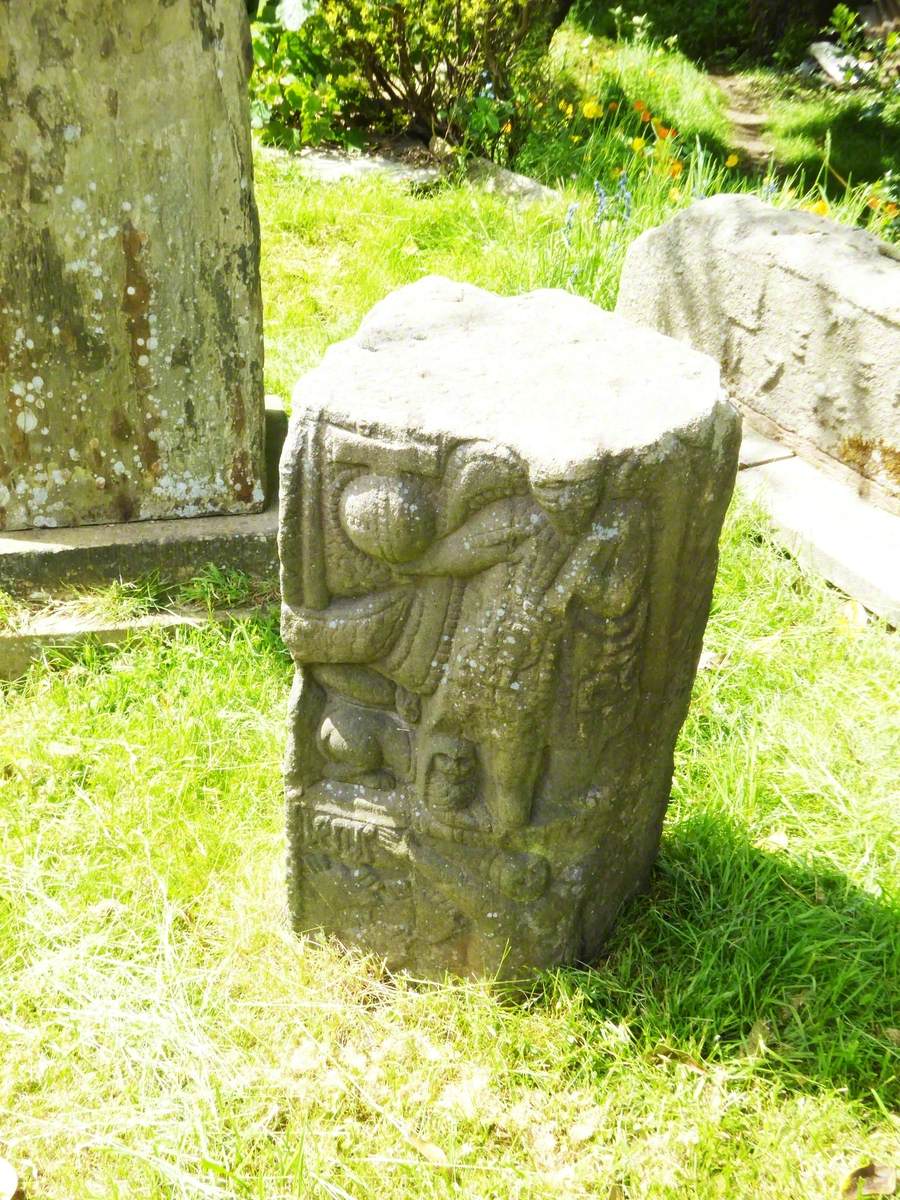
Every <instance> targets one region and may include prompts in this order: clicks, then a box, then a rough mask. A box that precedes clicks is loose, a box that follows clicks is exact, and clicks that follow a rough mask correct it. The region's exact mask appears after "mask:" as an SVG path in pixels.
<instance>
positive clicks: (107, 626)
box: [0, 606, 277, 682]
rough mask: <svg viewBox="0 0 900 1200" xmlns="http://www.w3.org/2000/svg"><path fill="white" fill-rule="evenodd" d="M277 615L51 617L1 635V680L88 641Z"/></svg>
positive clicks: (242, 611)
mask: <svg viewBox="0 0 900 1200" xmlns="http://www.w3.org/2000/svg"><path fill="white" fill-rule="evenodd" d="M275 612H277V609H276V608H274V607H273V606H269V608H268V609H266V608H263V609H259V608H233V609H221V610H213V611H212V612H202V613H198V612H197V611H196V610H188V609H173V610H171V611H167V612H161V613H151V614H149V615H147V616H145V617H135V618H134V619H132V620H130V621H110V620H108V619H106V620H103V619H99V618H96V617H95V618H88V619H86V618H84V617H77V616H65V617H47V618H44V619H43V620H40V621H36V622H35V623H34V624H32V625H30V626H29V627H28V628H27V629H26V630H24V631H22V632H16V633H0V680H4V681H6V682H10V681H11V680H14V679H19V678H21V676H22V675H24V674H25V672H26V671H27V670H28V668H29V667H30V666H31V664H32V663H34V662H38V661H39V660H40V659H41V658H43V656H44V655H45V654H46V653H47V652H48V651H50V650H71V649H73V648H74V647H78V646H80V645H82V644H83V643H84V642H87V641H91V642H96V643H98V644H100V645H103V646H115V645H120V644H121V643H122V642H125V641H127V640H128V639H129V638H130V637H133V636H135V635H136V634H139V633H146V632H148V631H149V630H154V631H159V632H162V633H174V632H175V631H176V630H178V629H201V628H203V626H204V625H207V624H209V623H210V622H214V623H216V624H219V625H226V624H231V623H233V622H234V621H242V620H246V619H248V618H250V617H259V616H260V615H266V614H268V615H274V613H275Z"/></svg>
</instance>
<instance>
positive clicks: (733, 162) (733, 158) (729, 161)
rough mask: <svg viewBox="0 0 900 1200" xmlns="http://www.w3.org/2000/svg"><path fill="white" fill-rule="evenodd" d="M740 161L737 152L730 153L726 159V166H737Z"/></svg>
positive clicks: (729, 167)
mask: <svg viewBox="0 0 900 1200" xmlns="http://www.w3.org/2000/svg"><path fill="white" fill-rule="evenodd" d="M740 161H741V160H740V159H739V158H738V156H737V155H736V154H729V155H728V157H727V158H726V159H725V166H726V167H728V169H729V170H730V169H731V168H732V167H736V166H737V165H738V163H739V162H740Z"/></svg>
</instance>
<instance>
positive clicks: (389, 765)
mask: <svg viewBox="0 0 900 1200" xmlns="http://www.w3.org/2000/svg"><path fill="white" fill-rule="evenodd" d="M739 424H740V422H739V418H738V416H737V414H736V413H735V411H734V410H733V409H732V408H731V406H730V405H729V404H728V403H727V402H726V401H725V400H724V399H723V397H722V393H721V388H720V383H719V373H718V369H717V368H716V365H715V364H714V363H713V362H712V361H711V360H710V359H708V358H707V357H705V356H704V355H701V354H697V353H696V352H694V351H691V350H689V349H687V348H685V347H683V346H680V345H679V344H677V343H675V342H673V341H671V340H669V339H667V338H663V337H661V336H659V335H657V334H653V333H649V332H646V331H644V330H641V329H639V328H637V327H636V326H634V325H632V324H631V323H630V322H627V321H624V320H622V319H621V318H618V317H616V316H614V315H612V314H610V313H605V312H602V311H601V310H599V309H597V308H595V307H594V306H593V305H591V304H589V303H588V302H587V301H585V300H581V299H578V298H576V297H573V296H571V295H568V294H566V293H563V292H551V291H545V292H536V293H532V294H530V295H526V296H520V297H517V298H513V299H501V298H499V297H497V296H494V295H492V294H490V293H488V292H484V291H481V290H479V289H476V288H473V287H469V286H465V285H460V284H455V283H451V282H450V281H448V280H445V279H440V278H430V279H425V280H422V281H420V282H419V283H416V284H413V285H411V286H409V287H407V288H403V289H401V290H400V291H398V292H396V293H394V294H393V295H391V296H389V297H388V298H387V299H386V300H384V301H383V302H382V303H381V304H379V305H377V306H376V307H375V308H374V309H373V310H372V312H371V313H370V314H369V316H368V317H367V318H366V320H365V321H364V322H363V324H362V326H361V327H360V329H359V331H358V333H357V334H356V335H355V336H354V337H353V338H351V339H350V340H349V341H346V342H343V343H341V344H339V345H337V346H335V347H333V348H332V349H331V350H329V351H328V353H327V354H326V356H325V358H324V360H323V362H322V364H321V365H320V366H319V367H318V368H317V369H316V370H313V371H311V372H310V373H309V374H308V375H306V376H304V378H303V379H302V380H301V381H300V383H299V384H298V385H297V388H296V389H295V392H294V401H293V416H292V423H291V428H290V430H289V433H288V441H287V443H286V445H285V451H284V454H283V457H282V468H281V470H282V478H281V489H282V492H281V495H282V499H281V513H280V529H279V550H280V556H281V570H282V589H283V601H284V603H283V619H282V629H283V634H284V637H285V641H286V643H287V645H288V647H289V648H290V650H291V653H292V655H293V657H294V660H295V663H296V668H297V670H296V676H295V683H294V688H293V692H292V697H291V704H290V734H289V748H288V754H287V759H286V793H287V814H288V829H289V838H290V851H289V888H290V899H291V906H292V911H293V920H294V923H295V926H296V928H297V929H298V930H311V929H319V928H322V929H325V930H326V931H328V932H330V933H333V934H336V935H337V936H338V937H339V938H340V939H342V940H343V941H344V942H345V943H349V944H354V945H359V946H363V947H366V948H369V949H372V950H374V951H375V952H377V953H378V954H380V955H383V956H384V957H385V958H386V960H387V962H388V964H389V965H390V966H391V967H393V968H406V969H410V970H412V971H415V972H417V973H419V974H422V975H431V976H439V975H441V974H442V973H443V972H444V971H451V972H454V973H459V974H469V973H480V972H487V973H490V974H499V975H503V976H519V975H521V974H522V973H523V972H527V971H528V970H530V969H533V968H538V967H546V966H549V965H552V964H555V963H562V962H572V961H577V960H590V959H591V958H592V957H593V956H595V955H596V953H597V951H598V950H599V949H600V947H601V945H602V943H603V940H604V938H605V937H606V935H607V933H608V931H609V929H610V927H611V925H612V923H613V921H614V920H615V917H616V914H617V913H618V911H619V909H620V907H621V906H622V904H623V903H624V902H625V901H626V900H627V899H628V898H629V896H631V895H632V894H633V893H634V892H635V891H637V890H638V889H640V888H641V887H643V886H644V885H645V884H646V881H647V877H648V873H649V871H650V868H651V865H652V863H653V861H654V859H655V856H656V854H657V850H658V845H659V838H660V830H661V824H662V819H663V815H664V813H665V809H666V804H667V801H668V796H669V788H670V783H671V775H672V755H673V747H674V743H675V738H676V735H677V733H678V730H679V727H680V726H681V723H682V721H683V719H684V716H685V713H686V710H687V705H688V699H689V695H690V689H691V684H692V681H693V676H694V672H695V669H696V664H697V660H698V657H699V653H700V647H701V641H702V636H703V630H704V627H705V624H706V620H707V615H708V610H709V602H710V596H711V591H712V586H713V580H714V576H715V571H716V561H717V539H718V534H719V530H720V526H721V521H722V518H723V515H724V512H725V508H726V505H727V502H728V498H729V496H730V494H731V490H732V487H733V482H734V476H735V471H736V466H737V452H738V442H739Z"/></svg>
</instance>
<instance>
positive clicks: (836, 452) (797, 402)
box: [616, 195, 900, 512]
mask: <svg viewBox="0 0 900 1200" xmlns="http://www.w3.org/2000/svg"><path fill="white" fill-rule="evenodd" d="M616 311H617V312H618V313H620V314H621V315H622V316H625V317H628V318H629V319H630V320H632V321H637V322H638V324H640V325H646V326H648V327H649V328H651V329H656V330H658V331H659V332H660V333H665V334H668V335H669V336H670V337H674V338H678V339H679V340H680V341H684V342H686V343H687V344H688V345H690V346H693V347H694V348H695V349H696V350H702V351H703V352H704V353H705V354H711V355H712V356H713V358H715V359H716V360H717V361H718V362H719V363H720V365H721V368H722V379H723V382H724V384H725V387H726V389H727V391H728V395H729V397H730V398H731V399H732V400H733V401H734V402H735V403H736V404H737V405H739V407H740V408H741V409H743V410H744V412H746V414H747V419H748V421H750V422H751V423H752V424H753V425H755V426H756V427H757V428H758V429H759V430H760V432H762V433H765V434H767V435H768V436H770V437H775V438H778V439H779V440H781V441H783V442H786V443H787V444H788V445H789V446H792V447H793V448H794V449H796V450H797V451H798V452H799V453H800V454H802V455H804V456H805V457H807V458H810V459H812V460H813V461H815V462H817V463H818V464H819V465H820V466H823V467H825V468H827V469H830V470H831V471H832V473H833V474H836V475H839V476H843V477H844V478H845V479H846V481H847V482H849V483H851V484H852V485H853V486H854V487H855V488H856V489H857V490H858V491H860V492H861V493H862V494H864V495H866V496H868V497H869V498H870V499H872V500H874V501H876V502H877V503H879V504H881V505H882V506H883V507H885V508H887V509H889V510H891V511H894V512H900V263H898V262H897V251H896V248H894V247H891V246H888V245H887V244H886V243H884V242H879V241H877V240H876V239H875V238H873V237H872V236H871V235H870V234H867V233H864V232H863V231H862V230H861V229H848V228H847V227H846V226H844V225H838V224H837V222H835V221H830V220H827V219H825V218H823V217H818V216H815V215H814V214H812V213H808V212H790V211H785V210H783V209H776V208H772V207H770V206H769V205H767V204H763V203H762V202H761V201H760V200H757V199H756V197H755V196H735V195H731V196H713V197H712V198H711V199H709V200H703V201H700V202H699V203H698V204H692V205H691V207H690V208H687V209H685V210H684V212H681V213H679V214H678V215H677V216H676V217H673V218H672V220H670V221H667V222H666V223H665V224H664V225H660V226H659V227H657V228H655V229H650V230H648V231H647V232H646V233H644V234H643V235H642V236H641V237H639V238H637V240H636V241H634V242H632V244H631V246H629V248H628V254H627V256H626V258H625V267H624V270H623V272H622V285H621V288H620V291H619V300H618V304H617V306H616Z"/></svg>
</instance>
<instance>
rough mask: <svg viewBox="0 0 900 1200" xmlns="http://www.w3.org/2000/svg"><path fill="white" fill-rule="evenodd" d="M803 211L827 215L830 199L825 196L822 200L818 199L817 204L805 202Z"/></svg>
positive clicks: (818, 215)
mask: <svg viewBox="0 0 900 1200" xmlns="http://www.w3.org/2000/svg"><path fill="white" fill-rule="evenodd" d="M803 211H804V212H811V213H815V215H816V216H817V217H827V216H828V212H829V208H828V201H827V200H826V199H825V198H824V197H823V198H822V199H821V200H817V201H816V202H815V204H804V205H803Z"/></svg>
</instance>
